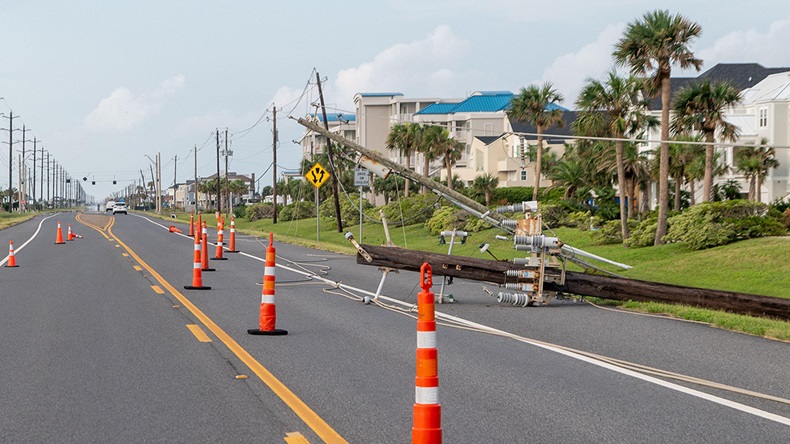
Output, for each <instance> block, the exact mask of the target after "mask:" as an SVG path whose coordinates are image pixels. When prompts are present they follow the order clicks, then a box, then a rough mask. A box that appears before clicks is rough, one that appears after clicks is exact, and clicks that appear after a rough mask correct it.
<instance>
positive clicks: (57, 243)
mask: <svg viewBox="0 0 790 444" xmlns="http://www.w3.org/2000/svg"><path fill="white" fill-rule="evenodd" d="M65 244H66V243H65V242H55V245H65Z"/></svg>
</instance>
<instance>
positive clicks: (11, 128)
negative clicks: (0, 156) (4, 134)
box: [8, 112, 14, 213]
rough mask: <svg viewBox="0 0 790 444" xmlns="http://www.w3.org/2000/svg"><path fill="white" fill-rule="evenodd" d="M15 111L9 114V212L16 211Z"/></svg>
mask: <svg viewBox="0 0 790 444" xmlns="http://www.w3.org/2000/svg"><path fill="white" fill-rule="evenodd" d="M13 146H14V113H13V112H11V113H10V114H9V116H8V212H9V213H11V212H12V211H14V201H13V198H12V197H11V196H12V194H11V188H12V186H13V182H12V181H11V162H12V160H13V153H14V149H13Z"/></svg>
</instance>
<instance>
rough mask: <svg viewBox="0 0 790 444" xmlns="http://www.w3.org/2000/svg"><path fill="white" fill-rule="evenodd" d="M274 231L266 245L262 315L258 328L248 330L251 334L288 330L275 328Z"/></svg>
mask: <svg viewBox="0 0 790 444" xmlns="http://www.w3.org/2000/svg"><path fill="white" fill-rule="evenodd" d="M274 256H275V250H274V233H272V232H269V246H268V247H266V263H265V265H264V268H263V290H262V291H261V315H260V320H259V327H260V328H258V329H257V330H255V329H253V330H247V333H249V334H251V335H267V336H282V335H287V334H288V332H287V331H286V330H278V329H276V328H274V325H275V324H276V322H277V308H276V307H275V305H274V270H275V264H274Z"/></svg>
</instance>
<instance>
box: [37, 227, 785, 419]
mask: <svg viewBox="0 0 790 444" xmlns="http://www.w3.org/2000/svg"><path fill="white" fill-rule="evenodd" d="M146 220H148V219H146ZM149 221H150V220H149ZM42 222H43V221H42ZM152 223H154V224H155V225H159V226H161V227H162V228H164V227H163V226H162V225H160V224H157V223H155V222H152ZM182 236H183V235H182ZM185 237H189V236H185ZM239 254H240V255H242V256H247V257H249V258H251V259H255V260H257V261H259V262H263V263H265V262H266V259H265V258H261V257H258V256H253V255H251V254H248V253H245V252H243V251H240V252H239ZM275 265H276V266H277V267H280V268H282V269H284V270H288V271H292V272H294V273H297V274H301V275H303V276H307V277H310V278H312V279H317V280H320V281H323V282H324V283H326V284H328V285H331V286H333V287H338V288H345V289H347V290H353V291H356V292H358V293H361V294H366V295H368V296H375V295H376V294H375V293H373V292H370V291H367V290H363V289H361V288H356V287H352V286H350V285H346V284H343V283H341V282H336V281H333V280H330V279H326V278H323V277H321V276H318V275H316V274H313V273H307V272H304V271H301V270H297V269H295V268H291V267H288V266H285V265H279V264H275ZM379 299H383V300H385V301H387V302H390V303H393V304H398V305H402V306H404V307H413V306H414V304H410V303H407V302H404V301H400V300H398V299H392V298H389V297H387V296H384V295H380V296H379ZM436 317H437V318H439V319H445V320H450V321H454V322H457V323H461V324H465V325H467V326H469V327H474V328H477V329H480V330H484V331H487V332H490V333H493V334H497V335H504V336H507V337H511V338H513V339H515V340H518V341H520V342H524V343H526V344H530V345H534V346H536V347H540V348H543V349H545V350H549V351H552V352H555V353H559V354H561V355H564V356H567V357H569V358H573V359H576V360H579V361H582V362H586V363H588V364H592V365H596V366H598V367H601V368H605V369H607V370H611V371H613V372H617V373H620V374H623V375H626V376H631V377H633V378H636V379H639V380H642V381H645V382H649V383H652V384H656V385H658V386H661V387H665V388H668V389H670V390H674V391H677V392H680V393H684V394H687V395H691V396H694V397H697V398H701V399H704V400H706V401H710V402H713V403H716V404H719V405H722V406H724V407H729V408H731V409H735V410H739V411H741V412H744V413H748V414H750V415H754V416H758V417H760V418H763V419H767V420H769V421H774V422H778V423H780V424H784V425H786V426H790V418H787V417H784V416H780V415H777V414H774V413H771V412H766V411H765V410H760V409H757V408H754V407H750V406H748V405H745V404H741V403H739V402H735V401H730V400H729V399H725V398H721V397H719V396H715V395H711V394H708V393H705V392H701V391H699V390H694V389H691V388H688V387H683V386H681V385H678V384H674V383H672V382H668V381H664V380H662V379H658V378H655V377H652V376H648V375H643V374H641V373H638V372H635V371H632V370H628V369H624V368H621V367H617V366H615V365H612V364H609V363H606V362H603V361H600V360H598V359H595V358H590V357H587V356H582V355H580V354H577V353H574V352H571V351H567V350H563V349H561V348H557V347H553V346H551V345H548V344H544V343H538V342H536V341H533V340H531V339H529V338H524V337H521V336H518V335H514V334H512V333H508V332H506V331H503V330H498V329H496V328H493V327H489V326H486V325H482V324H478V323H476V322H473V321H469V320H466V319H463V318H459V317H457V316H452V315H448V314H445V313H442V312H439V311H437V312H436Z"/></svg>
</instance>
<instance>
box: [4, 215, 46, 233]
mask: <svg viewBox="0 0 790 444" xmlns="http://www.w3.org/2000/svg"><path fill="white" fill-rule="evenodd" d="M36 214H38V213H33V212H30V213H23V214H19V213H5V212H3V213H0V230H2V229H3V228H8V227H10V226H13V225H16V224H18V223H22V222H24V221H26V220H28V219H32V218H33V216H35V215H36Z"/></svg>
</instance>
